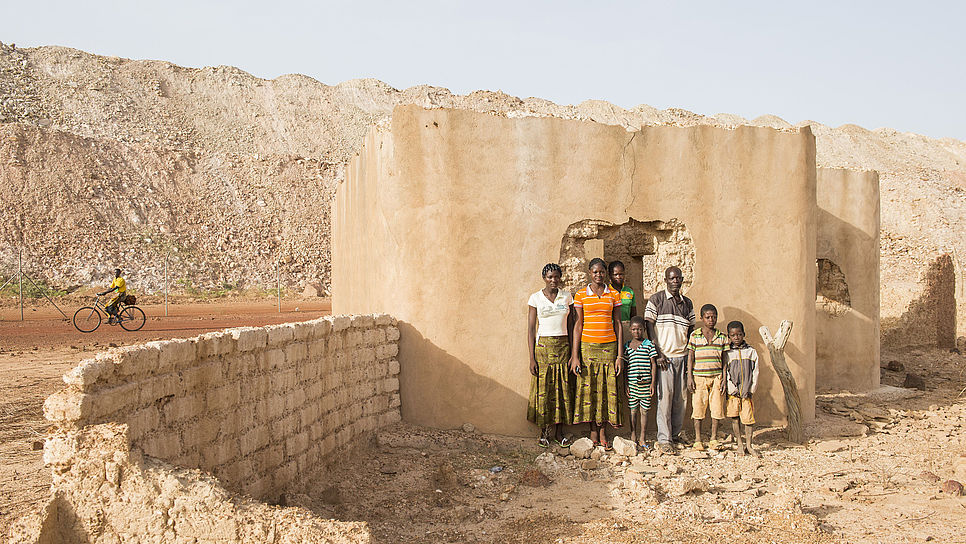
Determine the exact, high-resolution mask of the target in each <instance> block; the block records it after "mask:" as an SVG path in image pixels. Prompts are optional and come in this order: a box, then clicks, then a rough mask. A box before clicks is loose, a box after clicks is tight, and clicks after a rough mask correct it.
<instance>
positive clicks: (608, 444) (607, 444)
mask: <svg viewBox="0 0 966 544" xmlns="http://www.w3.org/2000/svg"><path fill="white" fill-rule="evenodd" d="M600 445H601V446H604V451H611V450H613V449H614V442H613V440H612V441H610V442H608V441H606V440H601V441H600Z"/></svg>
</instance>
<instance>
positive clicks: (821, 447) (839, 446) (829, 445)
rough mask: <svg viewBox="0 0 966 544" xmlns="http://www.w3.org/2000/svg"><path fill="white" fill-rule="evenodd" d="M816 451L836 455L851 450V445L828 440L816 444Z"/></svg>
mask: <svg viewBox="0 0 966 544" xmlns="http://www.w3.org/2000/svg"><path fill="white" fill-rule="evenodd" d="M815 449H816V450H817V451H820V452H822V453H835V452H838V451H845V450H847V449H849V445H848V444H846V443H845V442H842V441H841V440H826V441H824V442H819V443H818V444H815Z"/></svg>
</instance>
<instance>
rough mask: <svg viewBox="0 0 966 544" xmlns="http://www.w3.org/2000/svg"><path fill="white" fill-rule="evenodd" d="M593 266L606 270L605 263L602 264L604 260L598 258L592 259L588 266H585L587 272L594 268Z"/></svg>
mask: <svg viewBox="0 0 966 544" xmlns="http://www.w3.org/2000/svg"><path fill="white" fill-rule="evenodd" d="M595 264H599V265H601V266H603V267H604V268H605V269H606V268H607V263H605V262H604V259H601V258H600V257H594V258H593V259H591V260H590V264H588V265H587V270H590V269H592V268H594V265H595Z"/></svg>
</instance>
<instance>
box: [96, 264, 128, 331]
mask: <svg viewBox="0 0 966 544" xmlns="http://www.w3.org/2000/svg"><path fill="white" fill-rule="evenodd" d="M111 291H117V296H116V297H114V299H113V300H111V303H110V304H108V305H107V313H109V314H111V317H110V318H109V319H108V320H107V323H108V325H113V324H114V323H116V322H117V307H118V305H119V304H120V303H122V302H124V299H126V298H127V282H125V281H124V278H122V277H121V269H120V268H115V269H114V281H112V282H111V286H110V289H108V290H107V291H104V292H103V293H98V295H100V296H104V295H106V294H108V293H110V292H111Z"/></svg>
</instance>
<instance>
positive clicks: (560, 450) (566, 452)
mask: <svg viewBox="0 0 966 544" xmlns="http://www.w3.org/2000/svg"><path fill="white" fill-rule="evenodd" d="M554 451H556V452H557V455H559V456H561V457H567V456H568V455H570V448H569V447H567V448H556V449H555V450H554Z"/></svg>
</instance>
